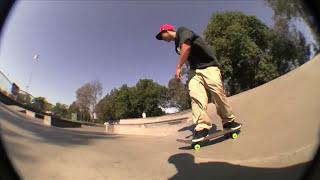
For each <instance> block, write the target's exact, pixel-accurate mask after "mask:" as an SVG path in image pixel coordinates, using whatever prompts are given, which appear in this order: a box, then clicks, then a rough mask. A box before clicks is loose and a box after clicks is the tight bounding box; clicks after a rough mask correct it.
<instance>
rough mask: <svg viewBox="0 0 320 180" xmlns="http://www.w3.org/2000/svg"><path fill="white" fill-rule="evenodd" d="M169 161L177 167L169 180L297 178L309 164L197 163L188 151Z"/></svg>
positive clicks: (281, 179)
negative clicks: (287, 165)
mask: <svg viewBox="0 0 320 180" xmlns="http://www.w3.org/2000/svg"><path fill="white" fill-rule="evenodd" d="M168 162H169V163H170V164H173V165H174V166H175V167H176V169H177V173H176V174H175V175H173V176H172V177H170V178H169V180H182V179H183V180H185V179H201V180H205V179H210V180H235V179H237V180H249V179H259V180H270V179H272V180H278V179H279V180H295V179H299V178H300V177H301V176H302V175H303V173H304V171H305V170H306V167H307V165H308V164H309V163H301V164H296V165H293V166H289V167H285V168H259V167H247V166H241V165H233V164H230V163H225V162H206V163H195V158H194V156H193V155H191V154H187V153H181V154H175V155H173V156H171V157H170V158H169V159H168Z"/></svg>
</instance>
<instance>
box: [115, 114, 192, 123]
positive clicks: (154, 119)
mask: <svg viewBox="0 0 320 180" xmlns="http://www.w3.org/2000/svg"><path fill="white" fill-rule="evenodd" d="M190 115H191V110H187V111H183V112H179V113H174V114H167V115H164V116H158V117H147V118H134V119H120V121H119V124H128V125H133V124H146V123H162V122H167V121H171V120H175V119H180V118H189V117H190Z"/></svg>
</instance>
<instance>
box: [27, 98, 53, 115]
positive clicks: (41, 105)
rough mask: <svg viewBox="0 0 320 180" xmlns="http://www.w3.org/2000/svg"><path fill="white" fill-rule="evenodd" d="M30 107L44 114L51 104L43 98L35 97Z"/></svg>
mask: <svg viewBox="0 0 320 180" xmlns="http://www.w3.org/2000/svg"><path fill="white" fill-rule="evenodd" d="M31 107H33V108H35V109H37V110H39V111H42V112H46V111H48V110H49V109H51V104H49V103H48V101H47V100H46V98H44V97H36V98H34V99H33V100H32V102H31Z"/></svg>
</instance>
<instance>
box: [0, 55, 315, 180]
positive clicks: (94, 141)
mask: <svg viewBox="0 0 320 180" xmlns="http://www.w3.org/2000/svg"><path fill="white" fill-rule="evenodd" d="M319 69H320V55H318V56H316V57H314V58H313V59H311V60H310V61H309V62H307V63H306V64H304V65H302V66H301V67H299V68H297V69H295V70H293V71H291V72H289V73H287V74H285V75H284V76H281V77H279V78H277V79H275V80H273V81H270V82H269V83H266V84H264V85H262V86H259V87H257V88H254V89H251V90H249V91H246V92H243V93H241V94H238V95H235V96H232V97H230V98H229V100H230V103H231V105H232V107H233V110H234V113H235V114H236V116H237V119H238V121H239V122H241V123H242V124H243V128H242V130H241V133H240V135H239V138H238V139H236V140H232V139H227V140H224V139H221V138H220V139H217V140H214V141H212V142H211V145H209V146H205V147H202V148H201V150H200V151H194V150H192V149H190V146H188V145H187V144H183V143H179V142H177V141H176V139H177V138H185V137H187V136H189V135H190V134H191V130H192V128H193V124H192V121H191V120H190V117H191V112H187V113H186V116H187V117H189V120H188V121H186V122H183V123H179V124H157V125H154V126H152V127H151V126H150V127H143V128H141V129H140V130H139V131H141V132H147V131H148V130H149V131H152V133H153V134H150V133H148V135H146V133H145V134H144V135H141V133H140V135H139V133H132V134H130V133H122V134H117V133H110V132H108V131H106V128H104V127H89V126H83V127H82V128H57V127H47V126H44V125H43V123H42V122H41V120H39V119H36V118H28V117H27V116H25V115H23V114H21V113H18V112H17V111H16V110H15V108H14V107H11V106H8V105H5V104H0V122H1V133H2V138H3V140H4V142H5V147H6V150H7V152H8V155H9V157H10V159H11V161H12V162H13V164H14V166H15V168H16V170H17V171H18V173H19V174H20V176H21V177H22V178H23V179H32V180H33V179H219V180H224V179H239V180H242V179H243V180H247V179H281V180H283V179H288V180H294V179H299V178H300V177H301V175H302V173H303V172H304V171H305V169H306V166H307V165H308V163H309V162H310V160H312V158H313V156H314V153H315V151H316V149H317V147H318V142H319V125H320V118H319V117H318V116H319V114H320V111H319V107H320V101H319V100H320V93H319V92H320V83H319V79H320V71H319ZM208 114H209V116H210V117H211V119H212V120H213V122H214V124H216V128H217V129H220V128H221V121H220V119H219V117H217V115H216V113H215V106H214V104H209V107H208ZM163 118H164V119H165V116H164V117H163ZM170 118H174V115H171V116H170ZM122 127H123V126H121V125H115V128H122ZM126 128H130V125H126ZM150 129H151V130H150ZM163 131H166V132H168V133H163ZM122 132H124V131H122ZM142 134H143V133H142ZM157 134H162V135H161V136H158V135H157Z"/></svg>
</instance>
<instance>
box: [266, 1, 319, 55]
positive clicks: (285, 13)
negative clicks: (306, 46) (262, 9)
mask: <svg viewBox="0 0 320 180" xmlns="http://www.w3.org/2000/svg"><path fill="white" fill-rule="evenodd" d="M265 1H266V2H267V4H268V5H269V6H270V7H271V8H272V9H273V11H274V16H273V19H274V21H275V27H277V26H278V25H280V24H281V26H280V27H282V28H285V29H288V32H289V31H290V30H289V26H291V25H292V23H293V21H292V20H294V19H295V18H301V19H303V20H304V21H305V22H306V23H307V24H308V25H309V27H310V29H311V32H312V34H313V37H314V39H315V40H316V44H314V49H315V52H316V53H317V52H320V50H319V48H320V36H319V34H320V32H319V31H318V28H317V24H316V20H315V18H314V17H313V16H312V14H310V12H309V11H308V8H307V7H306V6H305V4H304V2H303V1H296V0H277V1H274V0H265Z"/></svg>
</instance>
